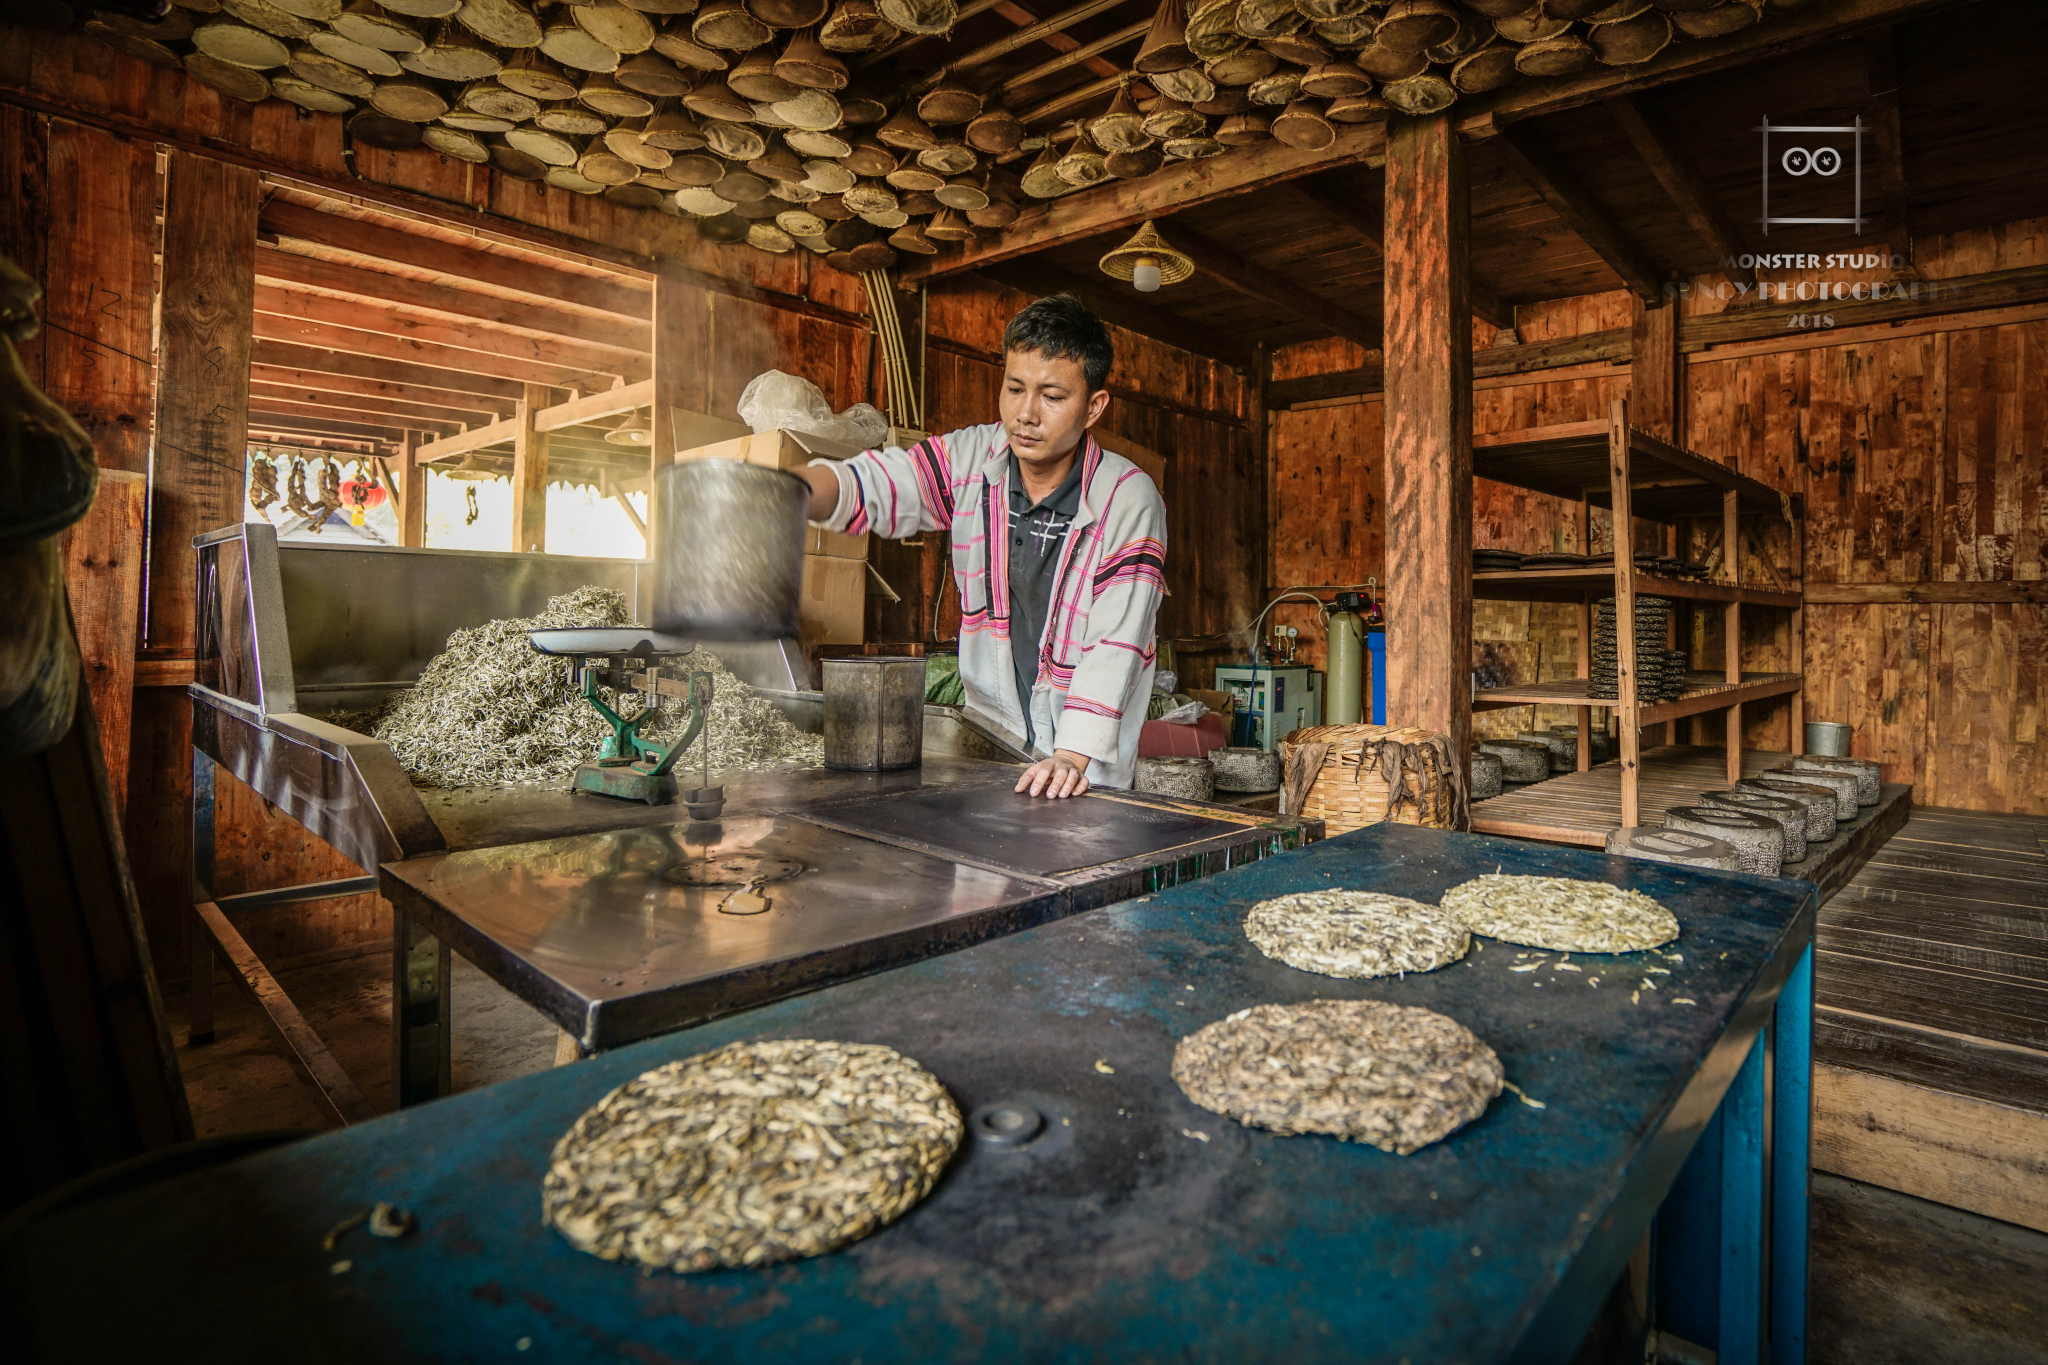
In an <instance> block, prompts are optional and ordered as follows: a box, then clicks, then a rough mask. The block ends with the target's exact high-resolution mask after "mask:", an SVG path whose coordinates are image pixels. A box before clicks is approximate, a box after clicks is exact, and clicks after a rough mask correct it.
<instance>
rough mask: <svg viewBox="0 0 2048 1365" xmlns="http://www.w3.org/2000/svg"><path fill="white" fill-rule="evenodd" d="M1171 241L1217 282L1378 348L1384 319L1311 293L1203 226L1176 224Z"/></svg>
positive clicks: (1329, 332) (1328, 331)
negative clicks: (1211, 236)
mask: <svg viewBox="0 0 2048 1365" xmlns="http://www.w3.org/2000/svg"><path fill="white" fill-rule="evenodd" d="M1167 241H1168V242H1169V243H1170V244H1171V245H1172V246H1174V247H1176V248H1178V249H1179V250H1181V251H1183V252H1185V253H1186V254H1187V256H1188V258H1189V259H1190V260H1192V261H1194V263H1195V268H1196V269H1197V270H1199V271H1201V272H1202V274H1204V275H1206V276H1207V277H1208V278H1209V279H1210V280H1211V281H1212V282H1213V283H1215V284H1220V285H1222V286H1223V287H1224V288H1226V289H1230V290H1233V291H1235V292H1237V293H1239V294H1242V295H1244V296H1245V297H1246V298H1248V299H1255V300H1257V301H1258V302H1260V303H1264V304H1267V305H1269V306H1271V307H1274V308H1278V309H1280V310H1282V311H1283V312H1288V313H1292V314H1294V316H1296V317H1297V318H1300V319H1301V320H1302V321H1303V322H1306V323H1308V324H1310V325H1311V326H1314V327H1319V328H1321V329H1322V330H1323V333H1324V334H1325V335H1329V336H1340V337H1343V338H1345V339H1346V340H1348V341H1355V342H1357V343H1358V344H1359V345H1360V346H1363V347H1365V348H1366V349H1367V350H1368V351H1372V350H1378V349H1379V346H1380V340H1381V336H1380V325H1379V323H1377V322H1375V321H1372V320H1371V319H1369V318H1362V317H1360V316H1358V314H1356V313H1353V312H1351V311H1349V310H1348V309H1345V308H1342V307H1340V306H1339V305H1337V304H1335V303H1332V302H1331V301H1330V300H1328V299H1326V298H1323V297H1322V296H1321V295H1319V294H1312V293H1310V292H1309V291H1308V290H1306V289H1303V288H1302V287H1301V286H1300V285H1298V284H1296V283H1294V282H1293V281H1292V280H1289V279H1286V278H1284V277H1283V276H1281V275H1278V274H1276V273H1275V272H1273V271H1271V270H1268V269H1267V268H1266V267H1264V266H1262V265H1255V264H1253V263H1252V262H1250V261H1247V260H1245V259H1244V258H1243V257H1242V256H1239V255H1238V254H1237V253H1235V252H1233V251H1230V250H1228V249H1227V248H1225V247H1221V246H1218V245H1217V244H1216V243H1214V242H1212V241H1210V240H1209V239H1208V238H1206V237H1204V236H1202V235H1201V234H1200V233H1198V232H1193V231H1190V230H1188V229H1186V228H1180V227H1175V228H1173V229H1171V230H1170V231H1169V232H1168V233H1167Z"/></svg>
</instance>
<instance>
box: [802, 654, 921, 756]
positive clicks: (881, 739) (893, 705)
mask: <svg viewBox="0 0 2048 1365" xmlns="http://www.w3.org/2000/svg"><path fill="white" fill-rule="evenodd" d="M822 668H823V671H824V674H825V766H826V767H828V768H841V769H845V770H848V771H851V772H860V773H872V772H889V771H892V770H894V769H897V768H915V767H917V766H918V765H919V764H920V763H922V762H923V761H924V660H923V659H907V658H887V657H880V656H859V657H855V658H851V659H825V660H823V661H822Z"/></svg>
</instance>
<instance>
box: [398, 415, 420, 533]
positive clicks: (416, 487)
mask: <svg viewBox="0 0 2048 1365" xmlns="http://www.w3.org/2000/svg"><path fill="white" fill-rule="evenodd" d="M419 449H420V434H419V433H418V432H417V431H408V432H406V433H405V446H404V449H403V450H402V451H401V452H400V454H399V462H400V466H401V468H402V469H403V470H404V478H405V483H404V484H403V485H402V486H401V487H400V489H399V492H400V493H401V494H403V496H402V497H401V498H400V499H399V505H398V543H399V544H400V545H403V546H405V547H407V548H408V549H413V550H417V549H419V548H421V547H422V546H424V545H425V544H426V543H427V467H426V466H425V465H423V464H421V463H420V462H419V459H418V456H419Z"/></svg>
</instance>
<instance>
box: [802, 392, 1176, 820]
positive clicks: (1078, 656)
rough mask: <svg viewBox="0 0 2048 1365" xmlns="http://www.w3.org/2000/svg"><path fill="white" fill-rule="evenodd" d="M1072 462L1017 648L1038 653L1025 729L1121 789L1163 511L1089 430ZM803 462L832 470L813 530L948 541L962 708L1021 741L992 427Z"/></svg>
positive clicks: (997, 450)
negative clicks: (1051, 568)
mask: <svg viewBox="0 0 2048 1365" xmlns="http://www.w3.org/2000/svg"><path fill="white" fill-rule="evenodd" d="M1081 461H1082V466H1081V508H1080V511H1079V512H1078V513H1076V514H1075V517H1074V521H1073V526H1072V529H1071V530H1069V531H1068V533H1067V543H1066V546H1065V548H1064V549H1062V550H1061V551H1060V563H1059V571H1058V582H1057V586H1056V587H1055V588H1054V590H1053V598H1052V602H1051V609H1050V610H1049V611H1048V612H1047V614H1046V626H1045V638H1044V639H1042V640H1036V641H1031V642H1028V643H1026V645H1025V647H1026V648H1033V647H1035V648H1036V649H1037V650H1038V683H1037V685H1036V686H1035V687H1034V688H1033V689H1032V692H1031V732H1032V735H1033V736H1034V737H1035V738H1036V739H1037V740H1038V741H1039V744H1040V747H1041V752H1050V751H1051V750H1052V749H1055V748H1057V749H1069V750H1072V751H1074V752H1076V753H1083V754H1087V755H1088V756H1089V758H1090V759H1091V760H1092V761H1091V762H1090V763H1089V764H1088V780H1089V781H1090V782H1091V783H1094V784H1096V785H1099V786H1104V787H1128V786H1130V785H1131V778H1132V774H1133V772H1134V771H1135V769H1136V767H1137V761H1138V731H1139V728H1140V727H1141V726H1142V725H1143V724H1144V721H1145V708H1146V704H1147V703H1148V702H1149V701H1150V699H1151V695H1152V670H1153V666H1154V663H1155V661H1156V659H1157V649H1156V647H1155V644H1154V640H1153V624H1154V622H1155V620H1156V619H1157V617H1158V614H1159V597H1160V592H1161V589H1162V588H1163V587H1164V586H1165V578H1164V569H1165V563H1166V504H1165V503H1164V502H1163V501H1161V499H1160V497H1159V490H1158V489H1157V488H1154V487H1153V486H1152V480H1151V479H1149V478H1147V477H1146V476H1145V473H1144V471H1143V470H1141V469H1139V468H1138V467H1137V466H1136V465H1134V464H1132V463H1131V462H1130V461H1129V460H1126V459H1125V458H1124V457H1123V456H1121V455H1118V454H1115V453H1114V452H1112V451H1108V450H1104V449H1103V448H1102V446H1101V445H1100V444H1099V443H1098V442H1097V441H1096V440H1095V438H1094V437H1093V436H1092V435H1091V436H1088V437H1087V438H1086V443H1085V445H1084V446H1083V448H1082V451H1081ZM812 463H813V464H820V465H826V466H828V467H830V468H832V469H834V470H836V471H837V472H838V475H839V505H838V506H837V507H836V508H834V509H833V512H832V515H831V516H830V517H829V518H827V519H826V520H825V521H823V522H821V523H819V524H820V525H822V526H824V527H825V528H826V529H828V530H833V531H847V532H852V533H855V534H858V533H859V532H862V531H873V532H875V533H876V534H877V535H882V536H887V537H889V538H890V539H892V540H903V539H906V538H908V537H910V536H914V535H918V534H920V533H922V532H927V531H947V532H950V533H951V535H952V542H953V582H954V584H955V586H956V587H958V589H959V591H960V677H961V681H962V682H963V683H964V684H965V686H966V689H967V700H968V704H969V705H971V706H973V707H974V708H975V709H976V710H978V711H981V712H983V713H984V714H986V715H987V716H988V717H989V718H991V719H993V720H995V721H996V722H998V723H999V724H1001V725H1002V726H1003V727H1004V728H1006V729H1007V730H1008V731H1009V732H1010V733H1011V735H1012V736H1013V737H1016V738H1018V739H1019V741H1020V742H1021V738H1022V736H1023V733H1024V717H1023V713H1022V712H1021V711H1020V710H1019V709H1018V706H1017V684H1016V681H1015V673H1014V671H1013V669H1012V667H1011V656H1010V650H1011V648H1012V647H1013V642H1012V641H1011V639H1010V584H1009V567H1010V558H1009V555H1008V553H1007V552H1006V551H1005V549H1004V547H1005V545H1006V544H1007V542H1008V539H1009V508H1010V491H1009V481H1010V446H1009V439H1008V437H1007V436H1006V435H1005V434H1004V432H1003V428H1002V424H1001V423H990V424H989V425H987V426H979V427H966V428H963V429H962V430H960V431H951V432H947V433H946V434H945V435H943V436H933V437H930V438H928V439H926V440H923V441H920V442H918V443H917V444H916V445H914V446H912V447H910V448H909V449H908V450H904V449H900V448H898V447H895V446H888V447H884V448H883V449H880V450H870V451H867V452H866V453H864V454H861V455H858V456H855V457H854V458H853V459H850V460H843V461H833V460H814V461H812ZM991 527H993V528H994V532H993V534H991V530H990V528H991ZM992 550H993V552H991V551H992ZM1046 736H1051V737H1052V743H1051V744H1050V745H1047V744H1045V742H1044V741H1045V737H1046Z"/></svg>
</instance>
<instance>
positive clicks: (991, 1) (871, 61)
mask: <svg viewBox="0 0 2048 1365" xmlns="http://www.w3.org/2000/svg"><path fill="white" fill-rule="evenodd" d="M1001 3H1002V0H966V3H964V4H962V5H961V6H960V12H959V14H958V15H956V16H955V17H954V19H953V28H952V29H949V30H948V31H947V32H945V33H906V34H904V35H903V36H902V37H900V38H898V39H897V40H896V41H894V42H892V43H890V44H889V45H888V46H887V47H882V48H877V49H875V50H874V51H873V52H870V53H868V54H867V55H866V56H863V57H860V58H858V59H856V60H855V62H854V63H853V66H854V69H855V70H856V71H865V70H867V69H868V68H869V67H871V66H875V65H878V64H879V63H882V62H885V61H887V60H889V59H890V58H891V57H894V56H896V55H897V54H898V53H901V52H907V51H908V50H910V49H911V48H913V47H916V46H917V45H918V44H919V43H922V42H924V41H925V40H926V39H929V38H951V37H952V36H953V33H954V32H956V31H958V29H959V27H960V25H962V24H964V23H966V22H967V21H968V20H969V19H972V18H973V17H974V16H975V15H977V14H982V13H985V12H986V11H988V10H992V9H995V8H996V7H997V6H998V5H1000V4H1001Z"/></svg>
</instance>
